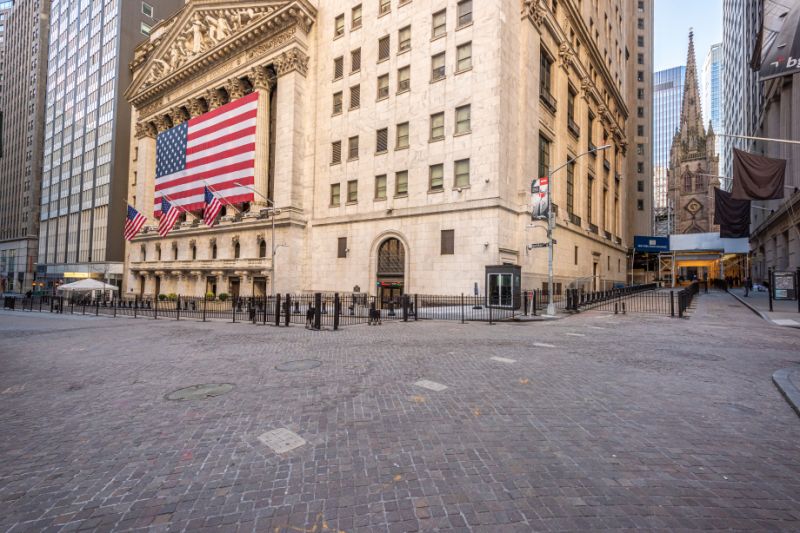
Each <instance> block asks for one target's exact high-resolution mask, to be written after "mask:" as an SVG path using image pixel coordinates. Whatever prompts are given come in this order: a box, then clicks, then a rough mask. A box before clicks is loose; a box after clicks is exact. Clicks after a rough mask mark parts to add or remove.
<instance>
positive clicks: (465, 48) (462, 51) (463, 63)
mask: <svg viewBox="0 0 800 533" xmlns="http://www.w3.org/2000/svg"><path fill="white" fill-rule="evenodd" d="M471 68H472V43H464V44H462V45H461V46H459V47H458V48H456V72H464V71H465V70H469V69H471Z"/></svg>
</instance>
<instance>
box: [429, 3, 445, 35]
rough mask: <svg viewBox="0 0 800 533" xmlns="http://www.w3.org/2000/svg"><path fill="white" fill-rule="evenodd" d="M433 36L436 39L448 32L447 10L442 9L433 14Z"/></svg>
mask: <svg viewBox="0 0 800 533" xmlns="http://www.w3.org/2000/svg"><path fill="white" fill-rule="evenodd" d="M431 28H432V29H431V38H432V39H436V38H437V37H442V36H443V35H444V34H445V33H447V10H446V9H442V10H441V11H438V12H436V13H434V14H433V23H432V24H431Z"/></svg>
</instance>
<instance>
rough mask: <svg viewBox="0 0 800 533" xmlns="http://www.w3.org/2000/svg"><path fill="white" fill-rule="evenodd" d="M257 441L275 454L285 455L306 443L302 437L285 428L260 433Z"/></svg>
mask: <svg viewBox="0 0 800 533" xmlns="http://www.w3.org/2000/svg"><path fill="white" fill-rule="evenodd" d="M258 440H260V441H261V442H262V443H263V444H265V445H267V446H269V447H270V448H271V449H272V451H274V452H275V453H286V452H288V451H291V450H294V449H295V448H299V447H300V446H303V445H304V444H305V443H306V440H305V439H304V438H303V437H301V436H300V435H298V434H297V433H295V432H294V431H291V430H289V429H286V428H278V429H273V430H272V431H267V432H266V433H262V434H261V435H260V436H259V437H258Z"/></svg>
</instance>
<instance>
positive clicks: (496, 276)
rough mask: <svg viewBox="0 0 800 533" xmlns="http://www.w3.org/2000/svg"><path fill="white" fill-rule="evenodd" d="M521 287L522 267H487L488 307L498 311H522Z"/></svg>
mask: <svg viewBox="0 0 800 533" xmlns="http://www.w3.org/2000/svg"><path fill="white" fill-rule="evenodd" d="M521 285H522V267H521V266H518V265H499V266H487V267H486V305H487V306H488V307H493V308H497V309H514V310H517V309H520V308H521V307H522V294H521V289H520V287H521Z"/></svg>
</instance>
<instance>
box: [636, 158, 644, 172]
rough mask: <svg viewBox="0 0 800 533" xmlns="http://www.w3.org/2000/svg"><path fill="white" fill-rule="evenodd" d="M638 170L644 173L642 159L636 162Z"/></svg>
mask: <svg viewBox="0 0 800 533" xmlns="http://www.w3.org/2000/svg"><path fill="white" fill-rule="evenodd" d="M636 172H638V173H639V174H644V163H643V162H641V161H637V162H636Z"/></svg>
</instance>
